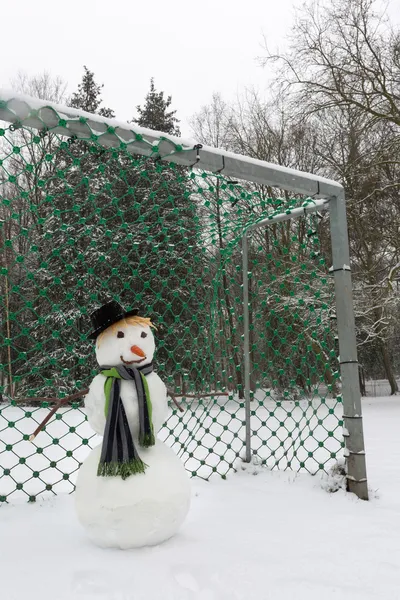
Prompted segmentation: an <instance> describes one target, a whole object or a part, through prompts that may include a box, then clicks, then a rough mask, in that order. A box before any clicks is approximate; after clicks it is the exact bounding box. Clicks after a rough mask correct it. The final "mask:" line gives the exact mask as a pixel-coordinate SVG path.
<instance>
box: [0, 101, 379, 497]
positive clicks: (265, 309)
mask: <svg viewBox="0 0 400 600" xmlns="http://www.w3.org/2000/svg"><path fill="white" fill-rule="evenodd" d="M0 206H1V209H0V210H1V214H0V256H1V265H0V269H1V272H0V277H1V283H0V286H1V308H0V311H1V312H0V315H1V329H0V361H1V366H0V386H1V387H0V394H1V396H0V501H4V502H6V501H8V500H10V499H12V498H14V497H16V496H17V495H25V496H26V497H27V499H28V500H30V501H34V500H35V498H36V497H37V496H38V495H41V494H43V493H50V494H51V493H60V492H64V491H73V489H74V481H75V477H76V472H77V470H78V468H79V465H80V464H81V463H82V461H83V459H84V458H85V456H86V455H87V453H88V449H89V448H91V447H92V446H93V445H94V444H97V443H99V440H98V439H96V436H95V435H94V434H93V432H92V431H91V429H90V427H89V425H88V423H87V422H86V419H85V414H84V411H83V408H82V406H83V399H82V398H81V397H79V392H80V391H83V390H84V389H85V388H86V387H87V386H88V384H89V383H90V381H91V380H92V379H93V376H94V375H95V374H96V373H97V372H98V366H97V365H96V362H95V357H94V352H93V348H92V343H91V341H90V340H88V338H87V334H88V332H89V329H90V320H89V315H90V313H91V312H92V311H93V310H94V309H96V308H97V307H98V306H100V305H101V304H103V303H104V302H107V301H109V300H112V299H114V300H117V301H118V302H119V303H120V304H122V305H123V306H124V307H125V308H126V309H130V308H132V307H136V306H138V307H139V308H140V310H141V314H142V315H143V316H148V317H151V318H152V321H153V322H154V323H155V325H156V327H157V331H156V338H157V354H156V364H155V368H156V370H157V372H158V373H159V375H160V376H161V378H162V379H163V380H164V381H165V383H166V385H167V387H168V390H169V392H170V396H171V414H170V417H169V419H168V421H167V423H166V424H165V426H164V428H163V430H162V431H161V433H160V435H161V437H162V439H163V440H165V441H166V442H167V443H168V444H170V445H171V446H172V447H173V448H174V449H175V451H176V452H177V453H178V454H179V455H180V456H181V458H182V460H183V461H184V463H185V465H186V468H187V469H188V471H189V472H190V473H191V474H192V475H197V476H200V477H203V478H206V479H207V478H209V477H210V476H211V475H212V474H219V475H220V476H222V477H226V476H227V475H228V474H229V473H230V472H231V471H233V470H235V469H237V468H238V466H239V465H240V462H241V461H243V460H244V461H247V462H250V461H256V462H259V463H260V464H264V465H266V466H267V467H269V468H272V469H292V470H295V471H307V472H309V473H312V474H316V473H318V472H324V471H325V472H329V470H330V469H332V468H333V467H335V466H336V465H341V464H343V468H344V469H345V472H346V477H347V482H348V489H349V490H350V491H352V492H354V493H356V494H357V495H358V496H359V497H360V498H364V499H367V497H368V492H367V479H366V467H365V453H364V439H363V428H362V415H361V399H360V391H359V379H358V363H357V351H356V339H355V326H354V314H353V302H352V288H351V272H350V259H349V247H348V238H347V223H346V208H345V198H344V192H343V188H342V187H341V185H340V184H338V183H336V182H334V181H330V180H327V179H324V178H322V177H317V176H314V175H311V174H307V173H302V172H299V171H294V170H291V169H287V168H284V167H280V166H277V165H273V164H268V163H265V162H262V161H258V160H253V159H250V158H248V157H245V156H239V155H235V154H231V153H228V152H225V151H222V150H218V149H215V148H210V147H206V146H202V145H201V144H198V143H196V141H191V140H184V139H181V138H174V137H172V136H169V135H165V134H163V133H160V132H156V131H151V130H145V129H142V128H139V127H132V126H131V125H128V124H125V123H121V122H118V121H116V120H114V119H107V118H105V117H101V116H98V115H92V114H88V113H83V112H81V111H77V110H74V109H72V108H68V107H65V106H56V105H53V104H51V103H48V102H45V101H41V100H37V99H33V98H28V97H21V96H18V95H16V94H14V93H11V92H5V91H1V92H0ZM69 395H74V399H72V400H71V401H70V402H69V403H67V404H66V405H65V406H64V407H63V408H61V409H60V410H59V411H58V412H57V413H56V414H55V415H54V417H53V418H52V419H51V420H50V421H49V422H48V423H47V425H46V426H45V428H44V429H43V431H41V432H40V434H39V435H38V436H37V437H36V438H35V440H34V441H30V440H29V438H30V435H31V434H32V432H33V431H34V430H35V428H36V426H37V424H38V423H40V422H41V421H42V420H43V418H44V417H45V416H46V415H47V414H48V412H49V410H50V409H51V408H52V406H53V405H54V403H55V402H57V400H58V399H61V398H63V397H67V396H69ZM172 397H173V398H174V399H175V400H177V402H178V404H179V405H180V407H181V408H183V412H181V411H180V410H179V408H178V407H177V406H176V404H175V403H173V402H172Z"/></svg>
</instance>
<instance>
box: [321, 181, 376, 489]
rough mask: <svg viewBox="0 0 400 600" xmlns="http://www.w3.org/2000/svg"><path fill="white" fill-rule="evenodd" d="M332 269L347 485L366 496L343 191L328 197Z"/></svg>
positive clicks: (365, 472) (365, 474) (366, 487)
mask: <svg viewBox="0 0 400 600" xmlns="http://www.w3.org/2000/svg"><path fill="white" fill-rule="evenodd" d="M330 227H331V239H332V260H333V262H332V271H333V274H334V278H335V296H336V317H337V328H338V337H339V353H340V372H341V379H342V396H343V412H344V415H343V418H344V427H345V429H344V434H345V442H346V462H347V489H348V491H350V492H353V493H354V494H356V495H357V496H358V497H359V498H361V499H362V500H368V486H367V470H366V463H365V448H364V432H363V422H362V413H361V394H360V385H359V378H358V360H357V345H356V335H355V319H354V309H353V294H352V285H351V272H350V257H349V240H348V233H347V217H346V203H345V197H344V192H343V194H339V195H337V196H334V197H332V198H331V200H330Z"/></svg>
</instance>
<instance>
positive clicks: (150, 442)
mask: <svg viewBox="0 0 400 600" xmlns="http://www.w3.org/2000/svg"><path fill="white" fill-rule="evenodd" d="M155 443H156V440H155V437H154V433H153V432H152V431H151V432H150V433H143V434H142V433H140V435H139V444H140V446H142V448H150V446H154V444H155Z"/></svg>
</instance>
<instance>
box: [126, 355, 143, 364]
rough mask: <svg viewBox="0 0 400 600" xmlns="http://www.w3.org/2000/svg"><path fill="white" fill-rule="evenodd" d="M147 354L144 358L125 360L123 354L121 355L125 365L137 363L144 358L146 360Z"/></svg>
mask: <svg viewBox="0 0 400 600" xmlns="http://www.w3.org/2000/svg"><path fill="white" fill-rule="evenodd" d="M146 358H147V357H146V356H145V357H144V358H140V359H139V360H124V359H123V358H122V356H120V359H121V360H122V362H123V363H124V365H137V364H139V363H141V362H143V361H144V360H146Z"/></svg>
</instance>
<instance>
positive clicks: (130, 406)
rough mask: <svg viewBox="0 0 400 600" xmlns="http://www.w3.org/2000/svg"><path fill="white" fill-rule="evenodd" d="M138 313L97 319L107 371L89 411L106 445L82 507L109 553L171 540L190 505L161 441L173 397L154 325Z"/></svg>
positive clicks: (182, 473) (92, 457) (85, 484)
mask: <svg viewBox="0 0 400 600" xmlns="http://www.w3.org/2000/svg"><path fill="white" fill-rule="evenodd" d="M138 312H139V311H138V310H136V309H134V310H131V311H128V312H125V311H124V310H123V308H122V307H121V306H120V305H119V304H118V303H117V302H114V301H113V302H109V303H108V304H106V305H104V306H102V307H101V308H99V309H98V310H96V311H95V312H94V313H93V314H92V315H91V321H92V325H93V327H94V330H93V332H92V333H91V334H90V335H89V337H90V338H91V339H94V340H96V342H95V343H96V359H97V361H98V363H99V365H100V370H101V372H100V373H99V374H98V375H96V377H95V378H94V379H93V381H92V383H91V385H90V387H89V392H88V394H87V396H86V397H85V409H86V413H87V418H88V421H89V424H90V425H91V427H92V428H93V430H94V431H95V432H96V433H98V434H99V435H101V436H103V441H102V443H101V444H100V445H99V446H97V447H96V448H94V449H93V450H92V451H91V453H90V454H89V456H88V457H87V458H86V460H85V461H84V463H83V464H82V466H81V468H80V470H79V474H78V479H77V483H76V494H75V506H76V511H77V515H78V519H79V521H80V523H81V524H82V525H83V527H84V528H85V530H86V532H87V534H88V536H89V538H90V539H91V540H92V541H93V542H94V543H95V544H97V545H98V546H101V547H104V548H107V547H116V548H122V549H128V548H138V547H142V546H152V545H155V544H159V543H161V542H163V541H165V540H167V539H168V538H170V537H172V536H173V535H174V534H175V533H176V532H177V530H178V529H179V527H180V525H181V524H182V523H183V521H184V519H185V517H186V515H187V512H188V510H189V504H190V484H189V478H188V475H187V473H186V470H185V468H184V466H183V464H182V462H181V461H180V460H179V458H178V457H177V456H176V454H175V453H174V452H173V451H172V450H171V449H170V448H169V447H168V446H166V445H165V444H164V443H162V442H161V441H160V440H158V439H157V437H156V436H157V432H158V431H159V430H160V429H161V427H162V425H163V423H164V422H165V420H166V417H167V412H168V405H167V391H166V387H165V385H164V383H163V382H162V381H161V379H160V378H159V376H158V375H157V374H156V373H155V371H154V370H153V362H152V361H153V356H154V352H155V341H154V336H153V333H152V328H153V325H152V323H151V321H150V319H148V318H144V317H141V316H139V314H138Z"/></svg>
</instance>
